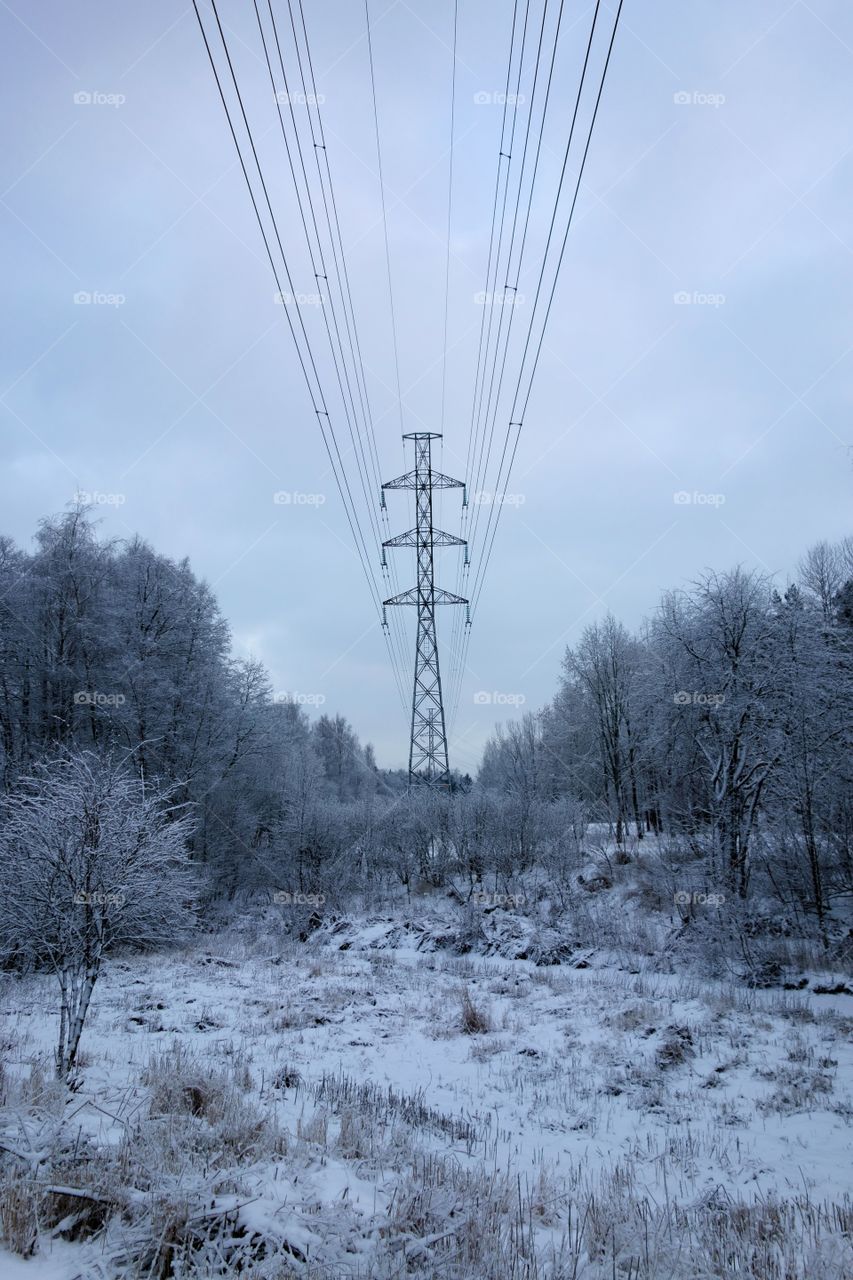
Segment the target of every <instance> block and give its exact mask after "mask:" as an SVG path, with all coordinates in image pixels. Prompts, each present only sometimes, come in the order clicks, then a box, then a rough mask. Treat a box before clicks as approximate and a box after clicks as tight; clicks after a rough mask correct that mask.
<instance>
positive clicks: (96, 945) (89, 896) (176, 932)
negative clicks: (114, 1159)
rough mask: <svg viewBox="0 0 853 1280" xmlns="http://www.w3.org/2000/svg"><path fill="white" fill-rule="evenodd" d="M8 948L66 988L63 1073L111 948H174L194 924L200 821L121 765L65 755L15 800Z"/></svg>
mask: <svg viewBox="0 0 853 1280" xmlns="http://www.w3.org/2000/svg"><path fill="white" fill-rule="evenodd" d="M4 807H5V812H4V815H3V816H4V819H5V821H4V827H3V831H2V836H0V874H2V879H3V883H4V888H5V893H4V900H3V903H2V905H0V949H2V951H3V953H4V954H5V957H6V960H7V962H10V961H11V962H14V963H16V964H18V965H19V966H22V965H28V966H30V967H36V966H45V967H47V968H48V969H49V970H50V971H51V972H52V973H53V974H54V975H55V977H56V980H57V982H58V985H59V991H60V1016H59V1034H58V1043H57V1048H56V1069H57V1074H58V1075H59V1076H61V1077H66V1076H67V1075H68V1073H69V1072H70V1071H71V1070H72V1068H73V1067H74V1065H75V1062H76V1058H77V1053H78V1049H79V1045H80V1037H81V1035H82V1032H83V1027H84V1024H85V1020H86V1015H87V1013H88V1010H89V1006H90V1003H91V999H92V992H93V990H94V987H95V983H96V982H97V980H98V976H99V975H100V972H101V967H102V964H103V959H104V956H105V955H106V953H107V952H108V951H109V950H110V949H111V948H113V947H116V946H119V945H126V946H135V947H152V946H156V945H159V944H166V943H171V942H173V941H174V940H175V939H176V938H179V937H180V936H181V934H182V933H183V932H185V930H186V929H187V927H188V925H189V923H190V921H191V917H192V911H191V902H192V896H193V887H194V883H195V881H194V877H193V876H192V875H191V874H190V871H189V866H188V862H187V855H186V852H185V849H186V841H187V837H188V835H189V829H190V827H189V820H188V818H186V817H176V816H175V815H174V813H171V812H170V811H169V800H168V796H162V795H158V794H157V793H156V791H153V790H152V789H151V788H150V787H149V788H148V789H147V790H146V788H145V785H144V784H143V783H142V782H141V781H140V780H139V779H138V778H136V777H134V776H133V775H132V774H131V773H130V772H129V771H128V770H127V769H126V767H125V766H123V765H122V764H120V763H119V762H117V761H116V760H114V759H112V758H109V757H107V758H101V757H99V756H97V755H95V754H94V753H92V752H81V753H76V754H74V753H70V752H64V753H63V754H61V755H60V756H58V757H57V758H56V759H54V760H52V761H51V762H49V763H47V764H45V765H43V766H42V767H40V768H37V769H36V770H35V771H34V772H33V773H32V774H31V775H30V776H29V777H27V778H25V779H23V780H22V783H21V785H20V787H19V789H18V790H17V791H16V793H15V794H14V795H12V796H10V797H9V798H8V799H7V800H6V802H5V806H4Z"/></svg>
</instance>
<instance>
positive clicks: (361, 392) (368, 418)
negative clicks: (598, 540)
mask: <svg viewBox="0 0 853 1280" xmlns="http://www.w3.org/2000/svg"><path fill="white" fill-rule="evenodd" d="M254 4H255V13H256V16H257V19H258V29H259V31H260V35H261V42H262V45H263V49H264V56H265V59H266V62H267V68H268V71H269V74H270V84H271V86H272V89H273V95H274V99H275V102H276V105H277V110H278V115H279V121H280V123H281V131H282V137H283V139H284V143H285V148H286V150H287V154H288V161H289V164H290V171H291V176H292V178H293V182H294V187H295V189H296V195H297V201H298V203H299V208H300V213H301V215H302V225H303V229H304V232H305V236H306V241H307V243H308V250H309V254H310V256H311V259H312V268H313V269H314V274H315V279H317V280H318V283H319V279H320V278H322V279H323V280H325V282H326V286H327V290H328V300H329V304H330V310H331V313H332V318H333V322H334V328H335V336H336V338H337V341H338V347H339V349H340V361H341V365H342V366H343V370H344V379H345V381H346V387H347V393H348V395H349V402H350V408H351V410H352V420H356V419H357V417H358V413H357V409H356V396H355V395H354V394H353V389H352V381H351V379H350V374H349V365H348V363H347V357H346V354H345V351H344V343H343V338H342V335H341V326H340V323H339V321H338V316H337V310H336V307H335V300H334V294H333V290H332V280H331V279H330V276H329V272H328V269H327V267H326V263H325V257H324V254H323V245H322V237H321V235H320V230H319V226H318V223H317V216H316V211H315V207H314V200H313V198H312V194H311V184H310V181H309V178H308V173H307V170H306V167H305V158H304V152H303V147H302V140H301V137H300V133H299V127H298V124H297V120H296V113H295V111H294V109H293V95H292V94H291V93H290V89H289V85H288V82H287V72H286V70H285V65H284V55H283V51H282V45H281V40H280V38H279V32H278V26H277V23H276V20H275V14H274V11H273V8H272V0H267V7H268V9H269V15H270V21H271V24H272V31H273V36H274V39H275V46H276V51H277V54H278V62H279V66H280V69H281V75H282V80H283V82H284V89H285V92H284V96H285V98H286V100H287V103H288V105H289V108H290V117H291V123H292V126H293V132H294V136H295V139H296V146H297V150H298V153H299V160H300V168H301V172H302V177H303V180H304V184H305V190H306V194H307V197H308V204H309V207H310V211H311V221H312V225H313V227H314V234H315V236H316V238H317V246H318V251H319V256H320V266H321V271H320V272H317V270H316V264H315V263H314V260H313V259H314V255H313V248H312V246H311V241H310V236H309V234H308V227H307V222H306V220H305V215H304V210H303V204H302V198H301V195H300V191H299V182H298V178H297V175H296V171H295V169H294V165H293V160H292V156H291V151H290V146H289V144H288V139H287V133H286V130H285V128H284V120H283V117H282V114H281V96H280V95H279V93H278V92H277V91H276V85H275V77H274V75H273V71H272V66H271V62H270V58H269V52H268V49H267V43H266V37H265V34H264V29H263V24H262V22H261V19H260V13H259V11H258V6H257V0H254ZM288 10H289V14H290V26H291V31H292V33H293V40H294V48H295V50H296V57H297V62H298V67H299V75H300V81H301V84H302V97H303V101H304V102H305V106H306V113H307V117H308V124H309V128H310V131H311V143H312V148H313V151H314V157H315V163H316V168H317V177H318V180H319V183H320V190H321V195H322V200H323V210H324V213H325V223H326V228H327V232H328V236H329V242H330V244H331V248H332V262H333V266H334V278H335V282H336V283H337V289H338V293H339V295H340V299H341V306H342V308H343V313H344V328H345V330H346V336H347V344H348V348H349V354H350V361H351V363H352V367H353V374H354V379H355V384H356V394H357V396H358V401H359V405H360V408H361V418H362V422H363V426H364V432H365V435H366V437H367V442H368V446H369V448H368V451H367V452H366V451H365V447H364V443H363V441H362V438H361V434H360V432H359V430H358V426H357V424H356V427H355V429H353V425H352V420H351V419H350V415H349V412H347V404H346V397H345V396H344V393H343V387H342V386H341V394H342V397H343V401H344V411H345V413H346V416H347V425H348V427H349V432H350V439H351V441H352V443H353V449H354V451H355V453H356V463H357V466H358V468H359V476H360V479H361V482H362V491H363V493H364V499H365V503H366V504H367V510H368V516H369V519H370V521H371V524H372V527H373V532H374V536H375V538H376V541H377V545H378V544H379V543H381V542H382V533H381V532H380V530H379V524H378V523H377V520H376V516H375V511H374V503H375V501H376V494H377V493H378V492H379V487H380V484H381V479H380V468H379V458H378V449H377V446H376V437H375V431H374V427H373V420H372V415H371V412H370V402H369V396H368V392H367V383H366V378H365V374H364V362H363V359H362V355H361V346H360V343H359V340H358V325H357V323H356V318H355V307H354V304H353V298H352V288H351V285H350V279H349V271H348V268H347V263H346V254H345V252H344V246H343V235H342V233H341V225H340V218H339V216H338V210H337V202H336V200H335V192H334V183H333V181H332V171H331V165H330V162H329V157H328V150H327V147H326V142H325V135H324V133H323V122H322V113H321V111H320V95H319V94H318V93H317V85H316V81H315V78H314V69H313V62H312V59H311V46H310V42H309V40H308V30H307V26H306V25H305V16H304V12H303V10H302V6H301V0H300V19H301V26H302V33H303V40H304V43H305V54H306V62H307V66H308V71H309V76H310V82H311V87H312V92H311V94H310V96H309V93H308V86H307V84H306V79H305V71H304V67H303V60H302V53H301V50H300V47H299V37H298V34H297V30H296V22H295V18H294V13H293V6H292V4H291V0H288ZM312 101H313V103H314V104H315V108H316V112H317V123H318V127H319V137H320V141H319V142H318V141H317V135H316V134H315V132H314V123H313V119H312V117H311V110H310V104H311V102H312ZM321 152H322V155H323V158H324V165H325V172H326V178H327V182H328V188H329V195H328V197H327V194H326V184H325V183H324V180H323V169H322V168H321V165H320V153H321ZM330 202H331V210H330ZM323 311H324V321H325V322H326V330H327V333H328V336H329V342H330V345H331V346H332V348H333V359H335V353H334V344H333V343H332V338H331V332H330V330H329V325H328V319H327V317H326V315H325V299H324V300H323ZM335 369H336V372H337V375H338V381H339V385H340V371H339V369H338V362H337V359H335ZM368 455H369V456H368ZM371 467H372V470H373V476H372V481H371V479H370V478H369V477H368V472H369V471H370V470H371ZM383 515H384V521H383V520H382V516H383ZM380 522H382V523H384V524H385V532H386V533H387V532H389V530H388V521H387V514H386V513H384V512H381V514H380ZM386 572H387V571H386V566H385V565H384V560H383V577H385V576H386ZM391 578H392V583H394V582H395V579H396V569H395V567H394V566H393V565H392V570H391ZM388 638H389V639H390V647H391V650H392V662H393V665H394V666H395V675H396V677H397V679H398V684H399V687H400V689H401V690H402V687H403V685H402V670H403V668H404V666H405V662H404V658H403V635H402V624H401V622H400V621H399V619H398V620H397V625H396V628H395V629H394V631H393V633H392V634H391V635H390V636H389V637H388ZM395 645H396V651H395V649H394V646H395ZM398 666H399V672H398V671H397V670H396V668H397V667H398ZM403 703H404V706H405V696H404V697H403Z"/></svg>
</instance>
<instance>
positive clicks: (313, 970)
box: [0, 900, 853, 1280]
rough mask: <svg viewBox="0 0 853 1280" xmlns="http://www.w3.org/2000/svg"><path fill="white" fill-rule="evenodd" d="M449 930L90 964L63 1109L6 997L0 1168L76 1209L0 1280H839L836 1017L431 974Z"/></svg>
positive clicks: (49, 1002)
mask: <svg viewBox="0 0 853 1280" xmlns="http://www.w3.org/2000/svg"><path fill="white" fill-rule="evenodd" d="M449 910H450V908H449V907H447V905H446V904H433V903H432V902H428V901H426V900H425V901H423V902H419V903H417V904H416V905H413V906H412V908H410V910H409V911H408V913H407V912H406V911H405V910H403V909H401V910H399V911H398V912H396V913H394V915H393V916H391V915H390V914H386V915H384V916H382V917H378V916H373V917H358V918H356V917H349V918H347V919H344V920H340V921H338V922H337V923H336V924H334V925H332V926H327V927H324V928H322V929H319V930H317V931H316V932H314V933H313V934H311V935H310V936H309V938H308V940H307V941H306V942H301V943H300V942H298V941H295V940H293V941H292V940H290V939H289V938H287V937H285V936H284V934H283V932H282V931H281V930H280V929H276V928H275V927H273V926H272V925H271V923H270V921H271V920H272V919H273V917H274V912H273V911H272V910H271V911H270V912H269V913H268V914H267V915H266V916H265V917H262V916H261V915H254V916H252V917H246V918H244V919H243V920H242V921H238V922H237V923H236V924H235V925H234V926H233V927H232V928H231V929H229V930H228V931H227V932H226V933H225V934H220V935H218V936H214V935H211V936H207V937H204V938H203V939H201V940H198V941H197V942H196V943H195V944H194V945H193V946H192V947H191V948H189V949H187V950H185V951H181V952H179V953H172V954H169V955H149V956H143V957H134V958H114V959H112V960H111V961H110V962H109V963H108V965H107V968H106V971H105V973H104V976H103V977H102V979H101V980H100V982H99V984H98V987H97V988H96V993H95V1000H94V1006H93V1009H92V1012H91V1015H90V1021H89V1024H88V1025H87V1028H86V1031H85V1032H84V1035H83V1042H82V1043H83V1056H82V1063H81V1068H80V1071H79V1078H78V1080H77V1081H76V1086H75V1089H74V1091H73V1092H72V1093H70V1094H67V1093H66V1092H65V1091H63V1090H59V1088H58V1087H57V1086H56V1085H55V1084H54V1083H53V1082H52V1081H51V1079H50V1065H49V1064H50V1055H51V1052H52V1048H53V1039H54V1036H55V1030H56V1027H55V1023H56V1016H57V997H56V992H55V991H54V989H53V986H52V984H51V982H50V980H49V979H47V978H44V979H42V978H38V979H27V980H26V981H25V982H24V983H21V982H19V981H15V980H11V979H7V980H6V981H5V987H4V989H3V993H2V1002H1V1003H0V1012H1V1013H2V1017H0V1038H2V1044H3V1047H4V1051H5V1057H6V1076H7V1085H6V1103H7V1106H6V1110H5V1111H4V1112H3V1117H2V1131H3V1133H4V1134H5V1137H4V1138H2V1141H4V1142H5V1143H6V1144H7V1146H9V1147H12V1148H14V1150H15V1151H16V1152H17V1153H18V1156H17V1157H10V1162H11V1164H12V1165H13V1166H15V1167H16V1168H17V1167H18V1166H20V1165H22V1164H24V1163H25V1162H24V1161H23V1160H22V1159H21V1156H22V1155H23V1156H27V1155H29V1165H28V1167H27V1170H26V1176H27V1178H30V1179H31V1183H30V1184H28V1185H29V1186H30V1193H31V1194H32V1191H31V1187H32V1182H35V1181H39V1182H41V1183H42V1184H45V1183H47V1184H48V1185H50V1186H51V1187H53V1188H55V1187H56V1186H62V1187H67V1188H71V1189H74V1188H77V1189H80V1188H82V1189H83V1190H89V1191H93V1192H94V1193H96V1194H98V1195H99V1196H101V1197H102V1199H103V1202H104V1206H105V1210H104V1213H103V1215H102V1218H103V1221H102V1220H101V1219H96V1220H94V1222H93V1221H92V1220H91V1218H90V1219H89V1220H84V1219H82V1218H81V1220H80V1222H78V1223H76V1224H75V1223H74V1222H70V1217H73V1210H74V1209H75V1207H76V1204H77V1203H80V1201H76V1202H75V1200H74V1198H73V1197H70V1196H65V1197H64V1199H62V1205H63V1212H64V1213H65V1215H66V1221H65V1223H64V1225H61V1226H60V1229H59V1230H56V1224H55V1223H54V1221H53V1219H54V1218H55V1217H56V1211H55V1210H54V1212H53V1214H52V1216H51V1213H50V1210H51V1204H52V1202H59V1200H60V1196H59V1193H58V1192H56V1191H55V1190H50V1191H48V1192H47V1193H46V1195H45V1199H44V1201H43V1202H41V1203H42V1206H43V1207H42V1208H40V1214H41V1215H42V1221H41V1232H40V1238H39V1248H38V1252H37V1254H36V1255H35V1256H34V1257H33V1258H31V1259H28V1260H21V1259H19V1258H13V1257H12V1256H11V1255H10V1254H8V1253H6V1252H0V1276H2V1277H3V1280H7V1278H8V1280H18V1278H19V1277H23V1278H24V1280H26V1278H27V1277H38V1280H72V1278H76V1277H81V1278H82V1277H85V1278H86V1280H89V1277H99V1280H104V1278H105V1277H112V1276H121V1275H129V1276H130V1275H133V1276H135V1275H139V1276H142V1275H152V1276H154V1275H168V1274H184V1275H186V1274H192V1275H198V1276H218V1275H230V1274H249V1275H252V1276H260V1277H269V1278H272V1280H276V1278H277V1280H284V1278H285V1277H289V1276H294V1277H295V1276H311V1277H317V1278H318V1280H319V1278H325V1280H331V1278H332V1277H335V1278H341V1280H343V1278H344V1277H347V1278H349V1277H356V1276H360V1277H368V1276H377V1277H391V1276H400V1277H402V1276H407V1275H418V1276H433V1275H434V1276H445V1277H447V1276H449V1277H466V1276H472V1277H479V1276H483V1277H492V1276H494V1277H495V1278H496V1280H497V1278H498V1277H510V1276H515V1277H523V1276H529V1277H534V1276H536V1277H541V1278H543V1280H544V1277H554V1278H556V1277H566V1278H568V1277H570V1276H571V1277H585V1278H586V1280H604V1277H607V1278H608V1280H612V1277H614V1276H618V1277H621V1278H622V1280H625V1278H626V1277H627V1280H639V1278H640V1277H643V1278H646V1277H648V1278H649V1280H652V1278H655V1280H656V1278H657V1277H661V1278H663V1277H673V1278H674V1280H676V1278H681V1277H697V1280H698V1278H699V1277H716V1276H732V1277H735V1276H738V1277H740V1276H749V1277H754V1278H755V1280H775V1278H776V1277H780V1278H783V1277H784V1280H799V1278H800V1277H802V1280H829V1278H830V1277H831V1278H833V1280H834V1278H836V1277H838V1278H839V1280H840V1278H841V1277H844V1276H853V1210H852V1209H851V1201H850V1191H851V1170H853V1131H851V1124H850V1122H851V1118H853V1098H851V1082H853V1037H851V1031H852V1030H853V998H851V997H849V996H846V995H834V996H833V995H816V994H812V993H811V992H809V991H803V992H783V991H773V990H762V991H758V990H753V989H748V988H747V987H745V986H739V985H736V984H720V983H712V982H708V981H702V980H700V979H697V978H695V977H693V976H683V977H679V976H678V975H677V974H673V973H671V972H661V971H656V969H655V965H654V962H653V961H651V962H650V961H649V960H648V959H645V960H644V961H642V962H641V961H639V960H638V962H637V963H636V964H632V963H630V962H627V963H626V962H625V960H624V957H623V959H622V961H621V962H620V961H619V959H618V958H617V957H614V956H612V955H608V954H606V953H599V952H596V951H594V950H591V949H587V950H586V951H585V952H584V953H583V954H576V955H574V956H571V957H569V956H567V957H564V963H562V964H559V965H554V964H549V965H537V964H536V963H534V961H533V960H530V959H528V960H518V959H505V958H502V957H500V956H489V957H484V956H481V955H473V954H472V955H461V956H460V955H458V954H455V953H454V951H453V950H452V949H451V948H449V947H443V946H442V945H441V939H442V936H443V935H442V924H443V923H446V920H447V913H448V911H449ZM431 913H432V916H431ZM491 916H492V918H493V919H494V918H496V916H495V913H491ZM506 925H507V928H509V929H510V930H511V929H512V927H513V924H512V921H511V920H510V919H509V918H506ZM668 967H669V968H671V966H668ZM49 1152H53V1153H54V1154H53V1156H52V1157H51V1156H48V1154H47V1153H49ZM57 1152H59V1155H57V1154H56V1153H57ZM41 1156H44V1157H45V1158H44V1159H43V1160H41ZM25 1190H26V1188H24V1191H25ZM19 1194H21V1189H20V1188H19ZM83 1203H84V1206H85V1208H86V1209H87V1210H91V1209H92V1208H93V1206H92V1205H91V1204H89V1203H88V1202H83ZM10 1204H11V1206H12V1210H14V1209H15V1205H16V1201H15V1200H14V1196H12V1199H11V1200H10V1193H9V1192H8V1190H7V1192H6V1199H5V1200H4V1202H3V1206H2V1208H3V1213H4V1218H3V1223H4V1229H6V1230H7V1232H8V1230H9V1214H10ZM107 1204H108V1206H109V1212H107V1211H106V1206H107ZM94 1207H95V1208H97V1205H95V1206H94ZM22 1214H23V1211H22V1210H21V1209H20V1206H18V1217H17V1219H15V1213H14V1212H12V1218H13V1219H15V1220H16V1221H19V1220H20V1218H21V1216H22ZM69 1215H70V1217H69ZM23 1216H25V1214H23ZM69 1223H70V1225H69ZM51 1228H52V1229H53V1230H52V1233H51ZM95 1228H98V1229H95ZM63 1236H65V1237H70V1240H69V1239H68V1238H61V1237H63ZM76 1237H80V1238H76ZM188 1241H189V1243H187V1242H188ZM152 1242H153V1243H152ZM190 1264H191V1265H192V1267H193V1268H194V1269H193V1270H190V1271H189V1272H188V1271H187V1270H186V1269H184V1270H183V1271H182V1270H181V1267H182V1266H184V1267H185V1268H186V1266H188V1265H190ZM170 1266H172V1267H173V1270H172V1271H170V1270H169V1267H170ZM146 1268H147V1269H146Z"/></svg>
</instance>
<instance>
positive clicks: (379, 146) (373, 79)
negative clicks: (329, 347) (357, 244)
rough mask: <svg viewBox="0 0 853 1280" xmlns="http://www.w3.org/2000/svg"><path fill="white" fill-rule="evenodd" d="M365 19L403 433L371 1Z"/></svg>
mask: <svg viewBox="0 0 853 1280" xmlns="http://www.w3.org/2000/svg"><path fill="white" fill-rule="evenodd" d="M364 17H365V21H366V24H367V57H368V62H369V64H370V92H371V97H372V100H373V126H374V131H375V134H376V161H377V165H378V171H379V195H380V199H381V202H382V227H383V231H384V236H385V267H386V271H387V276H388V304H389V308H390V312H391V334H392V339H393V346H394V373H395V376H396V381H397V406H398V410H399V415H400V431H401V433H402V432H403V430H404V428H403V394H402V389H401V386H400V349H399V344H398V342H397V318H396V313H395V309H394V288H393V285H392V278H391V249H390V246H389V243H388V210H387V207H386V203H385V179H384V177H383V173H382V141H381V137H380V133H379V110H378V108H377V105H376V69H375V67H374V63H373V37H372V34H371V25H370V7H369V0H364Z"/></svg>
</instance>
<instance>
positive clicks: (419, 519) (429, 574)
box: [382, 431, 469, 786]
mask: <svg viewBox="0 0 853 1280" xmlns="http://www.w3.org/2000/svg"><path fill="white" fill-rule="evenodd" d="M403 439H404V440H413V441H414V445H415V468H414V470H413V471H407V472H406V474H405V475H402V476H398V477H397V479H396V480H389V481H388V482H387V484H383V486H382V506H383V507H384V506H385V490H386V489H414V491H415V528H414V529H409V530H408V532H406V533H399V534H397V536H396V538H388V539H387V541H385V542H383V544H382V564H383V565H385V563H386V559H385V548H386V547H414V548H415V549H416V551H417V561H418V582H417V586H416V587H410V588H409V590H408V591H401V592H400V593H399V594H398V595H396V596H391V598H390V599H389V600H384V601H383V607H382V625H383V626H384V627H387V626H388V620H387V615H386V613H385V609H386V606H388V605H403V604H405V605H415V606H416V607H417V610H418V634H417V643H416V647H415V684H414V690H413V693H412V734H411V742H410V746H409V782H410V783H413V782H427V783H430V784H432V785H437V786H446V785H447V784H448V783H449V781H450V769H449V766H448V762H447V731H446V728H445V723H444V704H443V702H442V697H441V673H440V671H439V666H438V643H437V640H436V633H435V607H436V605H439V604H464V605H465V606H466V609H467V607H468V601H467V600H466V599H465V598H464V597H463V596H457V595H454V594H453V592H452V591H445V590H443V588H441V587H437V586H436V585H435V577H434V563H433V548H435V547H465V557H466V563H467V557H468V543H467V542H466V540H465V539H464V538H457V537H456V535H455V534H452V533H445V532H444V530H443V529H436V528H435V527H434V526H433V523H432V494H433V490H434V489H461V490H462V504H463V506H467V502H468V498H467V492H466V489H465V484H464V482H463V481H462V480H454V479H452V477H451V476H446V475H443V474H442V472H440V471H433V469H432V442H433V440H440V439H441V435H440V434H439V433H438V432H435V431H412V432H409V433H408V434H407V435H404V436H403ZM467 621H469V618H467V617H466V622H467Z"/></svg>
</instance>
